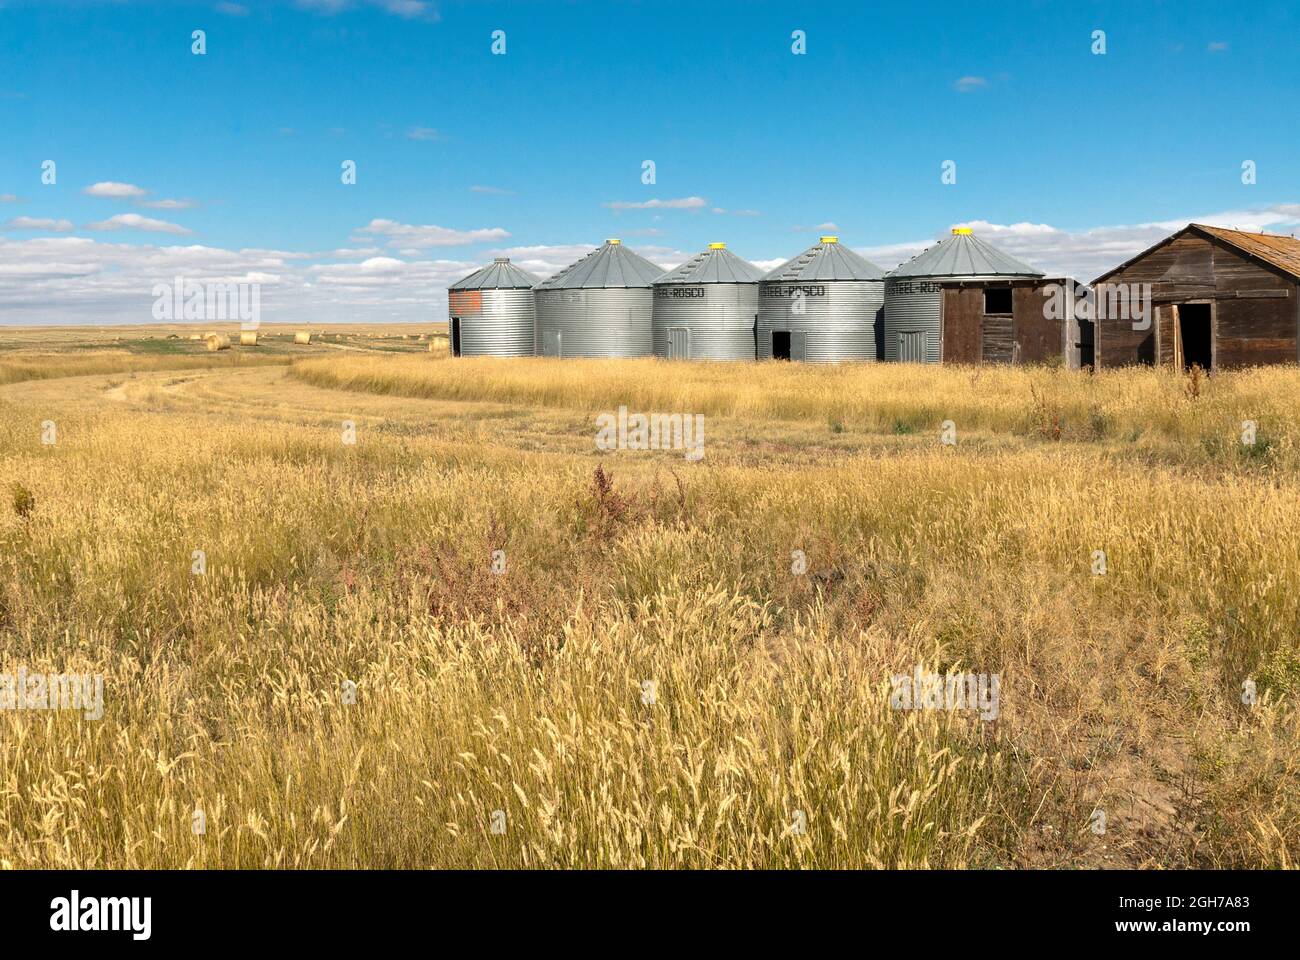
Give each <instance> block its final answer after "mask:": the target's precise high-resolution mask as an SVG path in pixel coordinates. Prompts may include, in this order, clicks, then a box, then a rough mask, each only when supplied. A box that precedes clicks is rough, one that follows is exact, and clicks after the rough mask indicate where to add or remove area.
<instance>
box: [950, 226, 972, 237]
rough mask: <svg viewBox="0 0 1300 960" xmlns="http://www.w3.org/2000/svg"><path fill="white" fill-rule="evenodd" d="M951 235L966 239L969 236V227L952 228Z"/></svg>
mask: <svg viewBox="0 0 1300 960" xmlns="http://www.w3.org/2000/svg"><path fill="white" fill-rule="evenodd" d="M952 235H953V236H954V237H966V236H969V235H970V227H953V228H952Z"/></svg>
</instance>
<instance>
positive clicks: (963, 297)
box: [941, 277, 1093, 370]
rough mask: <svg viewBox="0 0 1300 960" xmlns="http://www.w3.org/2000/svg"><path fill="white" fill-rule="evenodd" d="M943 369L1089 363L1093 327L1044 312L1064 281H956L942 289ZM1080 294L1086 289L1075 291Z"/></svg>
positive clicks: (1067, 316)
mask: <svg viewBox="0 0 1300 960" xmlns="http://www.w3.org/2000/svg"><path fill="white" fill-rule="evenodd" d="M941 288H942V293H941V297H942V302H943V308H942V317H943V341H942V344H943V349H942V358H943V362H944V363H1010V364H1015V363H1051V362H1056V361H1060V362H1062V363H1064V364H1065V365H1066V366H1067V367H1069V368H1070V369H1071V370H1078V369H1079V368H1080V367H1081V366H1082V367H1090V366H1092V363H1093V329H1092V327H1093V325H1092V323H1091V321H1089V320H1087V319H1083V320H1080V319H1077V318H1076V317H1075V316H1073V315H1072V311H1066V312H1065V313H1064V314H1062V313H1059V312H1058V313H1056V314H1055V316H1056V317H1057V319H1054V318H1053V316H1052V313H1053V311H1050V310H1048V309H1046V307H1047V304H1048V301H1049V300H1050V299H1051V298H1052V296H1053V295H1057V296H1058V302H1059V297H1060V294H1059V291H1062V290H1066V289H1068V290H1070V291H1074V289H1075V285H1074V284H1073V283H1072V282H1071V281H1070V280H1069V279H1068V278H1065V277H1051V278H1049V277H1032V278H1018V279H1007V280H954V281H948V282H945V283H943V284H941ZM1079 289H1080V290H1084V289H1086V288H1082V287H1080V288H1079Z"/></svg>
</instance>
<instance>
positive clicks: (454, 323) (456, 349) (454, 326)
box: [451, 317, 460, 357]
mask: <svg viewBox="0 0 1300 960" xmlns="http://www.w3.org/2000/svg"><path fill="white" fill-rule="evenodd" d="M451 355H452V356H453V357H459V356H460V317H452V318H451Z"/></svg>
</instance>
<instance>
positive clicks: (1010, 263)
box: [885, 227, 1043, 363]
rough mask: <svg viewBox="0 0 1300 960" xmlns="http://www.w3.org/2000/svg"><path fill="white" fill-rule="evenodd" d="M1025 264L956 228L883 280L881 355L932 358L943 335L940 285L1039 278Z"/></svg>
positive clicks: (936, 359)
mask: <svg viewBox="0 0 1300 960" xmlns="http://www.w3.org/2000/svg"><path fill="white" fill-rule="evenodd" d="M1042 275H1043V273H1042V271H1041V270H1035V269H1034V268H1033V267H1031V266H1030V265H1029V264H1027V263H1022V262H1021V261H1019V260H1017V259H1016V258H1015V257H1013V256H1010V255H1009V254H1005V253H1003V252H1002V251H1001V250H998V249H997V248H996V247H993V246H990V245H989V244H987V243H985V242H984V241H983V240H980V239H979V238H978V237H976V236H975V235H974V234H972V233H971V231H970V228H969V227H956V228H954V229H953V231H952V235H951V236H949V237H945V238H944V239H943V240H941V241H940V242H939V243H936V244H935V245H934V246H933V247H930V248H928V249H926V250H924V251H922V252H921V253H918V254H917V255H916V256H915V257H913V258H912V259H911V260H909V261H908V262H907V263H905V264H903V265H902V266H900V267H899V268H898V269H897V270H894V271H892V272H891V273H890V274H889V276H888V277H887V278H886V279H885V359H886V360H893V361H903V362H905V363H906V362H912V363H938V362H939V360H940V356H941V351H940V342H941V339H942V336H943V310H942V299H941V298H942V292H941V289H940V284H942V283H946V282H949V281H953V280H962V281H966V280H970V281H974V282H979V281H981V280H1008V279H1015V278H1026V277H1041V276H1042Z"/></svg>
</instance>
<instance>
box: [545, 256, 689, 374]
mask: <svg viewBox="0 0 1300 960" xmlns="http://www.w3.org/2000/svg"><path fill="white" fill-rule="evenodd" d="M662 273H663V270H662V269H661V268H660V267H657V266H655V265H654V264H653V263H651V262H650V261H649V260H647V259H646V258H645V257H642V256H640V255H639V254H636V253H633V252H632V251H631V250H629V249H627V248H626V247H624V246H623V245H622V243H621V242H620V241H618V240H606V241H605V245H604V246H603V247H598V248H596V249H595V250H593V251H592V252H591V253H589V254H587V255H586V256H585V257H583V258H582V259H581V260H579V261H578V262H577V263H573V264H570V265H569V266H567V267H565V268H564V269H563V270H561V271H560V272H559V273H557V274H556V275H555V276H553V277H548V278H547V279H545V280H543V281H542V282H541V283H539V284H538V285H537V286H536V287H534V288H533V298H534V300H535V301H536V305H537V306H536V309H537V347H538V350H537V352H538V353H540V354H541V355H542V356H545V357H646V356H649V355H650V353H651V352H652V351H651V347H652V338H651V332H650V328H651V312H652V305H653V301H654V291H653V290H652V289H651V287H650V285H651V284H652V283H653V282H654V281H655V279H657V278H658V277H659V276H660V275H661V274H662Z"/></svg>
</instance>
